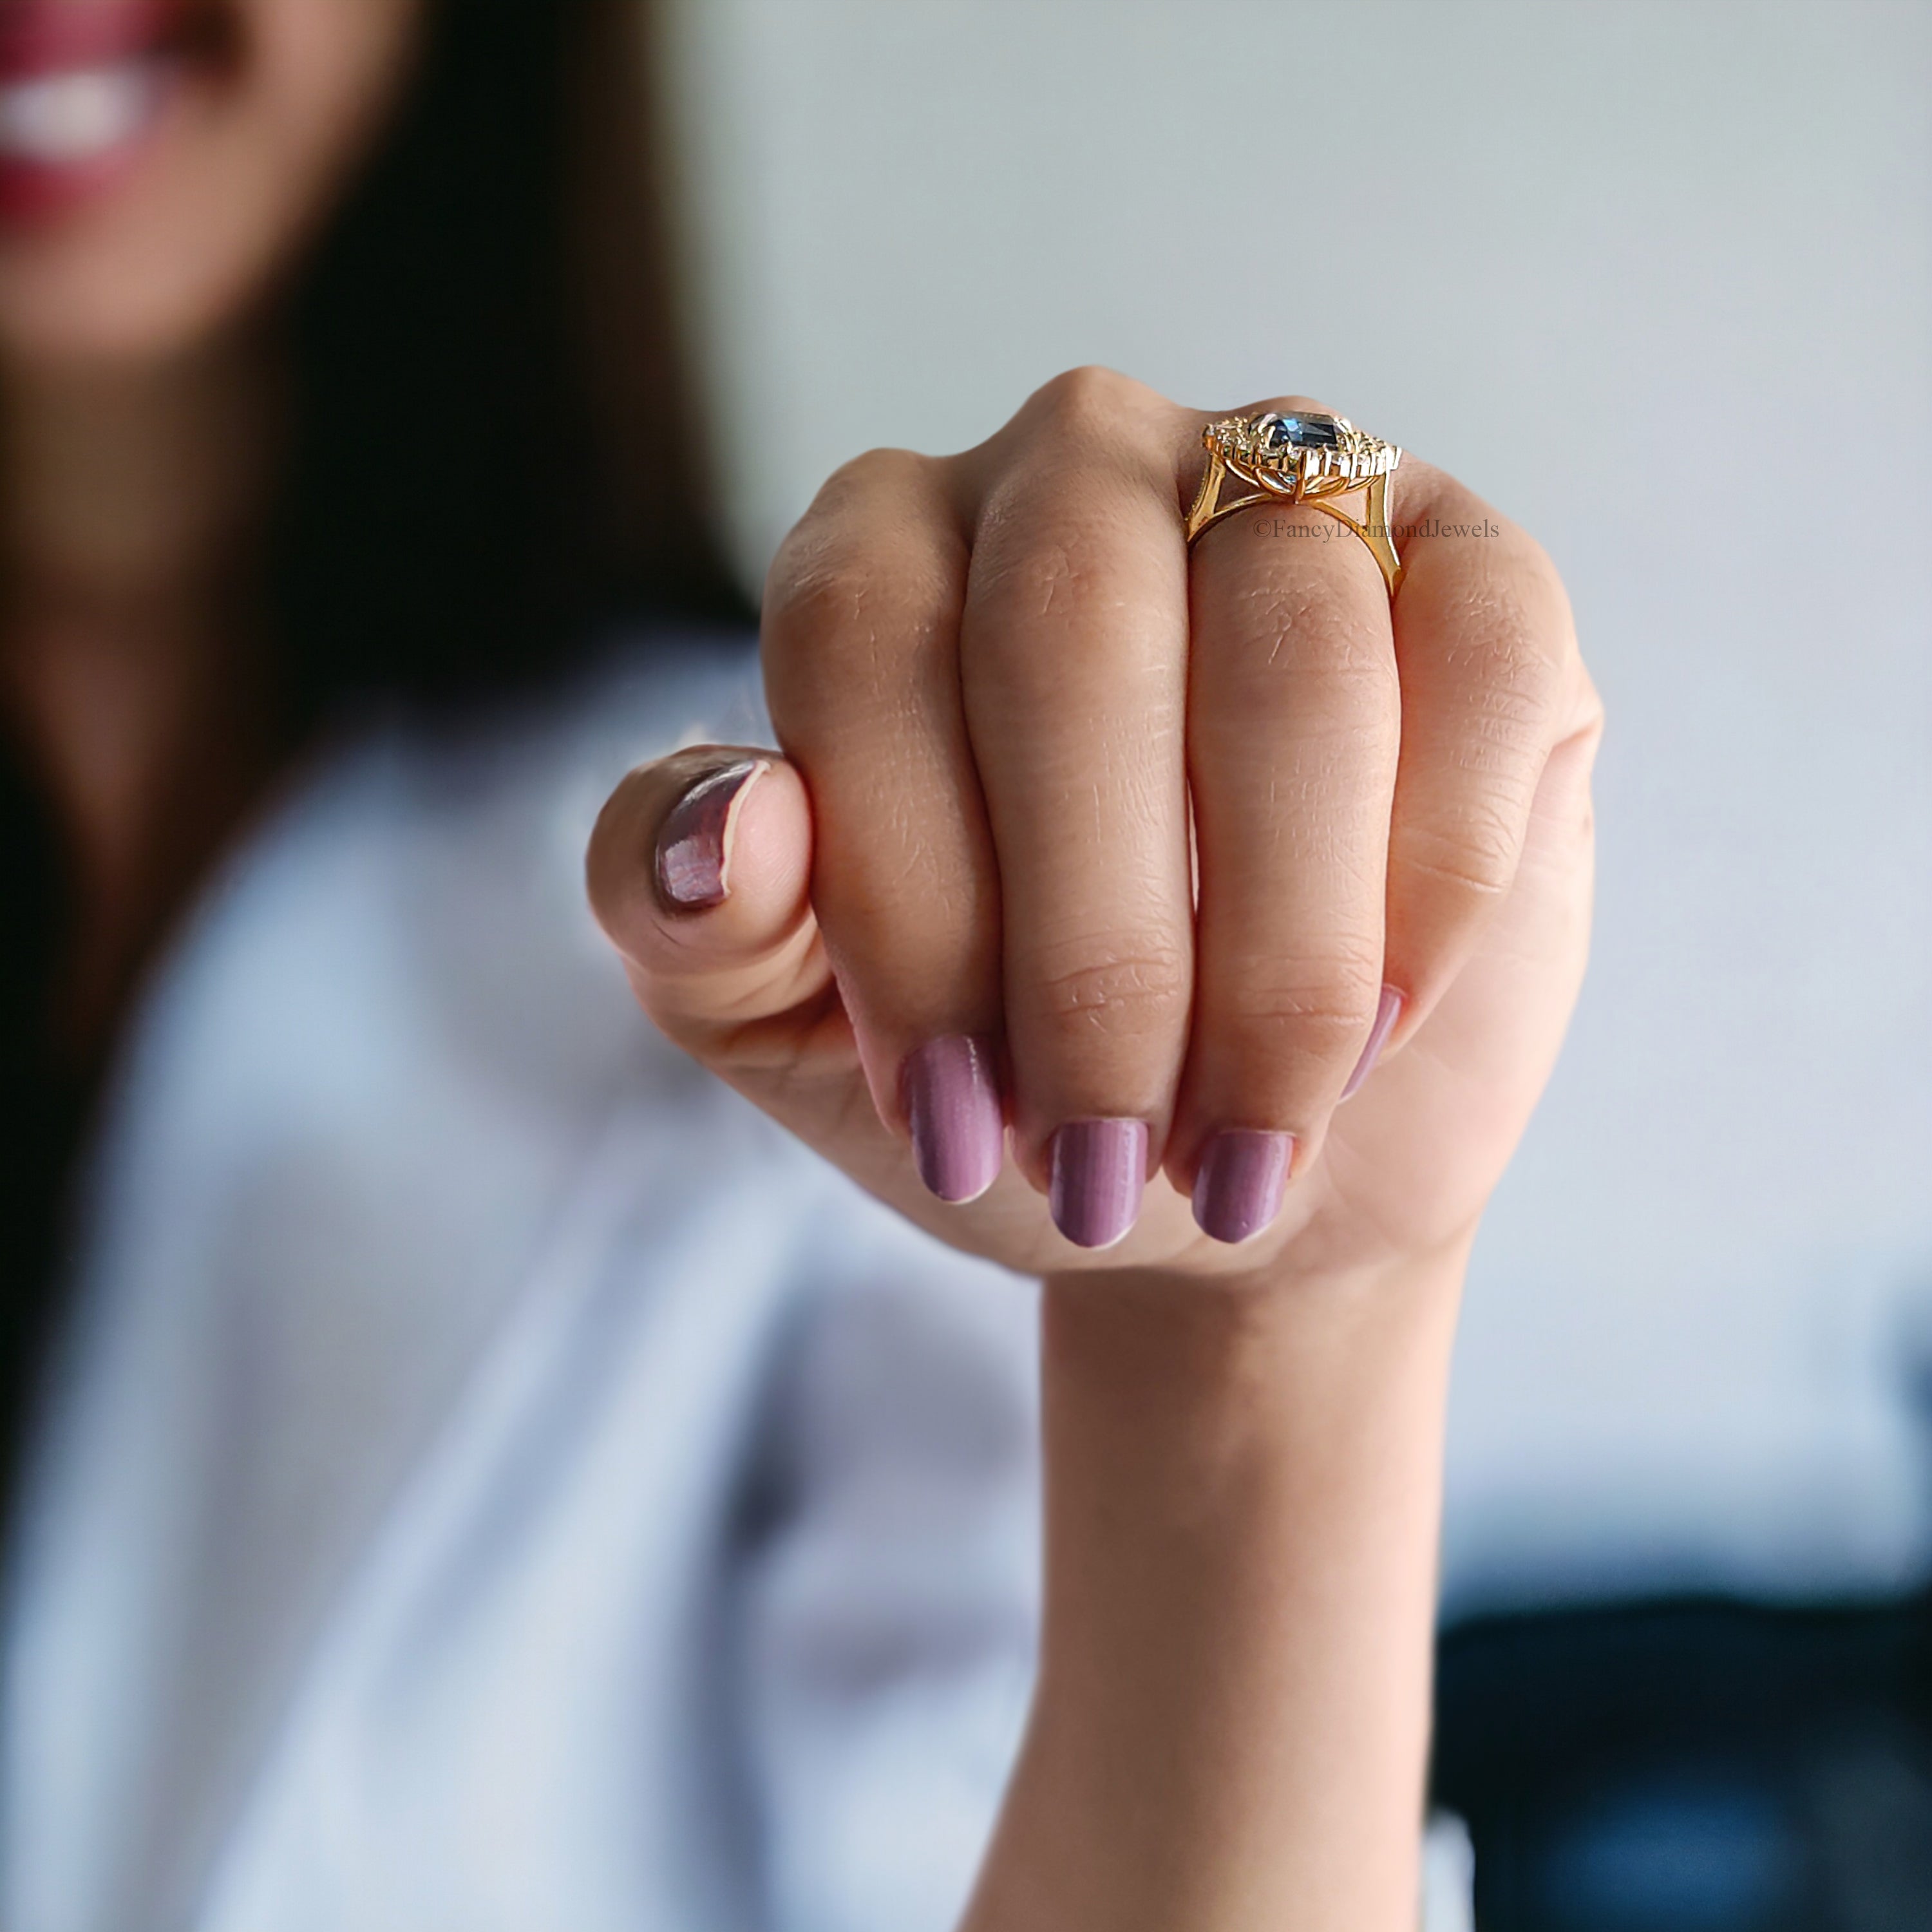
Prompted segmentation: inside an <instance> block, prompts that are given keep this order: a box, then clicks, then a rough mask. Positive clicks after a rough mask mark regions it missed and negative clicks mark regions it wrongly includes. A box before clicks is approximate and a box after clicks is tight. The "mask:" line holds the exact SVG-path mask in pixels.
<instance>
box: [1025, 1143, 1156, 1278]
mask: <svg viewBox="0 0 1932 1932" xmlns="http://www.w3.org/2000/svg"><path fill="white" fill-rule="evenodd" d="M1147 1157H1148V1127H1147V1123H1146V1121H1068V1122H1067V1124H1066V1126H1064V1127H1062V1128H1061V1130H1060V1131H1059V1132H1058V1133H1056V1134H1055V1136H1054V1137H1053V1151H1052V1163H1051V1174H1050V1177H1049V1184H1048V1188H1047V1197H1046V1198H1047V1205H1048V1206H1049V1208H1051V1209H1052V1211H1053V1220H1054V1225H1055V1226H1056V1227H1058V1229H1059V1230H1060V1232H1061V1233H1062V1234H1063V1235H1065V1236H1066V1237H1067V1239H1068V1240H1069V1241H1072V1242H1073V1243H1074V1244H1076V1246H1077V1247H1083V1248H1111V1247H1112V1246H1113V1245H1114V1244H1115V1242H1116V1241H1119V1240H1120V1239H1121V1237H1122V1236H1123V1235H1125V1234H1126V1233H1127V1231H1128V1229H1130V1228H1131V1227H1133V1225H1134V1222H1135V1220H1136V1217H1138V1216H1139V1213H1140V1211H1141V1195H1142V1191H1143V1190H1145V1187H1146V1186H1147Z"/></svg>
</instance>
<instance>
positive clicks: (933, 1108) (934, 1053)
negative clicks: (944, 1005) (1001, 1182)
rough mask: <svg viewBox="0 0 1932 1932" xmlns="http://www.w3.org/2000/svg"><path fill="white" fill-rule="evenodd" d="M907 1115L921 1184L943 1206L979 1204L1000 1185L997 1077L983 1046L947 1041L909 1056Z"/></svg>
mask: <svg viewBox="0 0 1932 1932" xmlns="http://www.w3.org/2000/svg"><path fill="white" fill-rule="evenodd" d="M901 1079H903V1081H904V1083H905V1085H904V1094H905V1106H906V1112H907V1115H908V1116H909V1117H910V1120H911V1122H912V1155H913V1161H914V1163H916V1166H918V1169H919V1179H920V1180H922V1181H924V1182H925V1183H926V1186H927V1187H929V1188H930V1189H931V1190H932V1192H933V1193H935V1194H936V1195H938V1196H939V1198H940V1199H941V1200H942V1201H974V1200H977V1199H978V1198H979V1197H980V1196H981V1195H983V1193H986V1190H987V1189H988V1188H989V1187H992V1184H993V1183H994V1182H995V1181H997V1180H998V1178H1000V1163H1001V1160H1003V1159H1004V1157H1005V1154H1006V1146H1007V1126H1006V1119H1005V1117H1004V1115H1002V1114H1001V1111H1000V1082H999V1076H998V1073H997V1072H996V1071H995V1067H994V1061H993V1055H992V1051H991V1049H989V1046H987V1043H986V1042H985V1041H984V1040H975V1039H973V1038H972V1037H971V1036H970V1035H968V1034H947V1036H946V1037H944V1039H941V1040H928V1041H927V1042H926V1044H925V1045H924V1046H922V1047H920V1048H919V1049H917V1051H916V1052H913V1053H909V1054H908V1055H907V1056H906V1063H905V1070H904V1073H903V1074H902V1075H901Z"/></svg>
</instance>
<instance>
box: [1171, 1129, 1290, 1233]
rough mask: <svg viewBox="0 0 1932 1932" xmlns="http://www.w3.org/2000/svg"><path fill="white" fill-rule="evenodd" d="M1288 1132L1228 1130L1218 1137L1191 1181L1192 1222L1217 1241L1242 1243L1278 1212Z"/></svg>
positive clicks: (1285, 1181)
mask: <svg viewBox="0 0 1932 1932" xmlns="http://www.w3.org/2000/svg"><path fill="white" fill-rule="evenodd" d="M1294 1153H1295V1136H1293V1135H1292V1134H1276V1133H1263V1132H1262V1131H1260V1130H1259V1129H1256V1128H1250V1127H1229V1128H1228V1129H1227V1130H1226V1131H1225V1132H1223V1133H1218V1134H1217V1135H1216V1136H1214V1139H1212V1140H1211V1141H1210V1142H1208V1151H1207V1152H1206V1153H1205V1154H1203V1155H1202V1157H1201V1167H1200V1171H1199V1172H1198V1173H1197V1174H1196V1175H1195V1177H1194V1218H1195V1220H1196V1221H1198V1222H1199V1223H1200V1224H1201V1232H1202V1233H1203V1234H1204V1235H1210V1236H1211V1237H1212V1238H1214V1240H1215V1241H1229V1242H1233V1241H1246V1240H1247V1238H1248V1237H1249V1236H1250V1235H1259V1233H1260V1232H1261V1231H1262V1229H1264V1228H1265V1227H1266V1226H1268V1223H1270V1222H1271V1221H1272V1220H1274V1217H1276V1216H1277V1214H1280V1212H1281V1197H1282V1195H1283V1191H1284V1190H1286V1187H1287V1186H1288V1164H1289V1160H1291V1159H1292V1157H1293V1156H1294Z"/></svg>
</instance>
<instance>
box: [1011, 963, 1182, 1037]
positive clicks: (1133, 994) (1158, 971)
mask: <svg viewBox="0 0 1932 1932" xmlns="http://www.w3.org/2000/svg"><path fill="white" fill-rule="evenodd" d="M1189 980H1190V962H1189V961H1188V959H1187V958H1186V957H1185V956H1183V955H1182V954H1181V953H1179V952H1178V951H1169V950H1163V949H1161V948H1158V947H1139V948H1137V949H1133V950H1121V951H1118V952H1103V953H1100V954H1098V955H1097V956H1094V955H1090V956H1088V957H1085V958H1084V959H1082V960H1080V961H1079V962H1078V963H1076V964H1073V965H1065V966H1061V967H1058V968H1051V969H1049V971H1047V972H1046V973H1045V974H1043V976H1042V977H1041V980H1040V1010H1041V1014H1042V1017H1043V1019H1044V1021H1045V1023H1046V1028H1047V1029H1048V1031H1049V1033H1050V1034H1052V1036H1054V1037H1055V1038H1056V1039H1057V1040H1059V1041H1061V1042H1062V1043H1065V1044H1067V1045H1070V1046H1079V1045H1080V1044H1081V1043H1083V1042H1085V1041H1088V1040H1093V1039H1094V1038H1095V1037H1106V1038H1108V1039H1110V1040H1151V1039H1159V1038H1163V1037H1178V1035H1179V1034H1180V1033H1181V1031H1183V1029H1184V1028H1185V1026H1186V1025H1187V1005H1188V999H1189V995H1190V985H1189Z"/></svg>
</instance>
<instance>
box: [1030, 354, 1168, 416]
mask: <svg viewBox="0 0 1932 1932" xmlns="http://www.w3.org/2000/svg"><path fill="white" fill-rule="evenodd" d="M1153 394H1154V392H1153V391H1152V390H1151V389H1148V387H1147V386H1146V385H1145V384H1144V383H1137V382H1136V381H1135V380H1134V379H1133V377H1131V376H1124V375H1122V374H1121V373H1120V371H1118V369H1109V368H1103V366H1102V365H1100V364H1099V363H1097V362H1088V363H1084V364H1082V365H1081V367H1079V368H1077V369H1067V370H1063V371H1061V374H1058V376H1055V377H1052V379H1051V380H1049V381H1048V382H1046V383H1042V384H1041V386H1040V388H1039V389H1037V390H1036V391H1035V392H1034V398H1033V400H1034V402H1035V403H1036V404H1038V405H1039V406H1040V409H1041V410H1043V412H1044V413H1046V415H1047V416H1049V417H1053V418H1056V419H1073V420H1076V421H1087V420H1091V419H1098V420H1102V421H1106V420H1109V419H1112V417H1114V416H1117V415H1118V414H1119V413H1121V411H1122V410H1124V409H1139V408H1140V407H1143V406H1144V405H1145V402H1146V401H1147V400H1148V398H1151V396H1152V395H1153Z"/></svg>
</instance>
